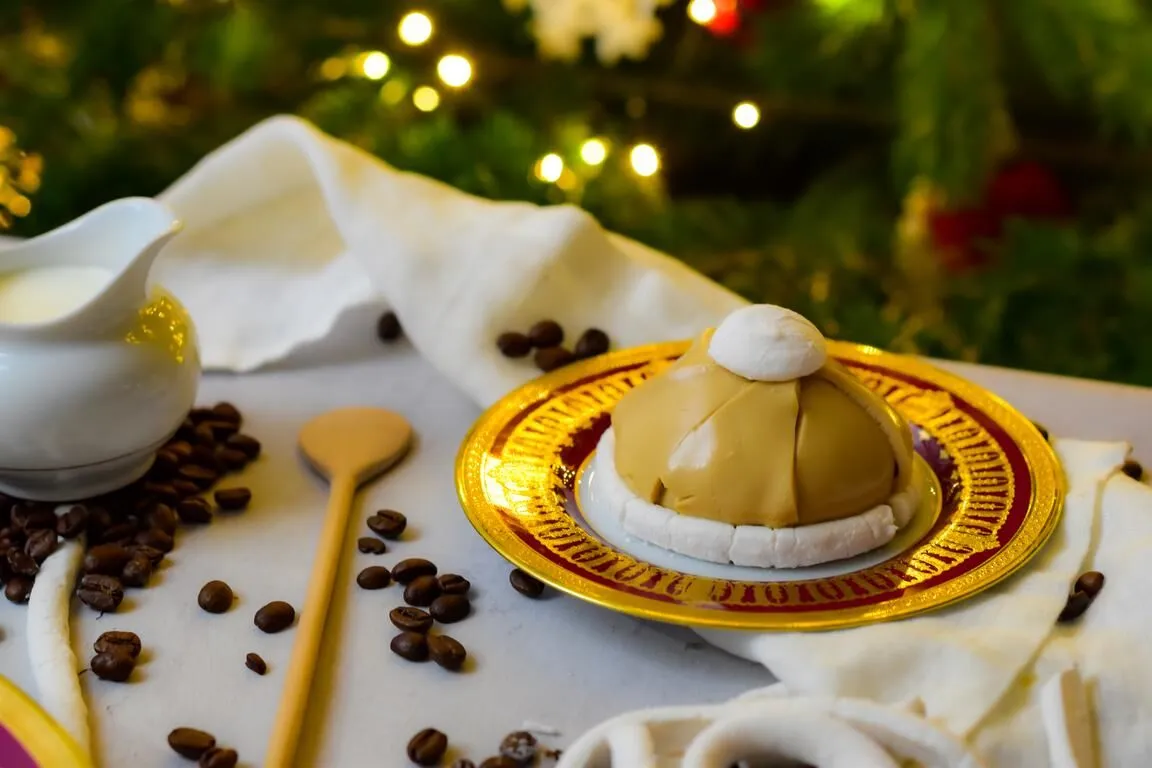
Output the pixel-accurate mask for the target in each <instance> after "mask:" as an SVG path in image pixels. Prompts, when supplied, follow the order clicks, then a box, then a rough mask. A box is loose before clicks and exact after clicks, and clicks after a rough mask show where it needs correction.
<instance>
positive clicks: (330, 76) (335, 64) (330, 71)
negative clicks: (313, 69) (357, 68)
mask: <svg viewBox="0 0 1152 768" xmlns="http://www.w3.org/2000/svg"><path fill="white" fill-rule="evenodd" d="M347 72H348V64H347V62H345V61H344V59H341V58H338V57H336V56H333V57H332V58H330V59H324V62H323V63H322V64H321V65H320V77H322V78H324V79H325V80H339V79H340V78H342V77H344V75H345V74H346V73H347Z"/></svg>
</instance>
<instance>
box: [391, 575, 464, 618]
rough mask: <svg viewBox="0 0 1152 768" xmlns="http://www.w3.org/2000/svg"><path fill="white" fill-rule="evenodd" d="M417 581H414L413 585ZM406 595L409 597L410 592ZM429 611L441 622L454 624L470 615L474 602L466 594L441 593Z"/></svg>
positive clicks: (405, 594)
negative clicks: (469, 600)
mask: <svg viewBox="0 0 1152 768" xmlns="http://www.w3.org/2000/svg"><path fill="white" fill-rule="evenodd" d="M415 583H416V582H412V584H413V585H415ZM404 596H405V598H407V596H408V593H407V592H405V593H404ZM428 612H429V613H431V614H432V618H434V619H436V621H438V622H440V623H441V624H454V623H456V622H457V621H460V620H462V619H465V618H467V617H468V614H470V613H471V612H472V604H471V603H470V602H468V598H467V597H465V596H464V595H441V596H440V597H438V598H436V599H435V600H433V601H432V607H431V608H429V609H428Z"/></svg>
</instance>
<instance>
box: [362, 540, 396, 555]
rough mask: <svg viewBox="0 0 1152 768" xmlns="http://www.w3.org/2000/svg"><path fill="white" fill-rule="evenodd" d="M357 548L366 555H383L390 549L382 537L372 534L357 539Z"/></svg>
mask: <svg viewBox="0 0 1152 768" xmlns="http://www.w3.org/2000/svg"><path fill="white" fill-rule="evenodd" d="M356 549H358V550H360V551H361V552H363V553H364V554H366V555H382V554H384V553H385V552H387V551H388V547H387V545H385V544H384V542H382V541H380V539H375V538H372V537H371V536H362V537H361V538H359V539H357V540H356Z"/></svg>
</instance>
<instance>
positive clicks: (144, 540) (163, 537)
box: [132, 528, 176, 554]
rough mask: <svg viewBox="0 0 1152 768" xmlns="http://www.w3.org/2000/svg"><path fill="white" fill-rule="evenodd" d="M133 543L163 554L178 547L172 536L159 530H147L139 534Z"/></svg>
mask: <svg viewBox="0 0 1152 768" xmlns="http://www.w3.org/2000/svg"><path fill="white" fill-rule="evenodd" d="M132 541H133V542H135V543H136V544H139V545H141V546H144V547H151V548H152V549H155V550H157V551H159V552H160V553H161V554H163V553H165V552H171V551H172V547H174V546H175V545H176V542H175V540H174V539H173V538H172V535H171V534H169V533H165V532H164V531H162V530H160V529H159V528H146V529H145V530H143V531H140V532H139V533H137V534H136V536H135V537H134V538H133V539H132Z"/></svg>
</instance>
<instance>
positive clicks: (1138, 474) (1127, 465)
mask: <svg viewBox="0 0 1152 768" xmlns="http://www.w3.org/2000/svg"><path fill="white" fill-rule="evenodd" d="M1120 471H1121V472H1123V473H1124V474H1126V475H1128V477H1130V478H1132V479H1133V480H1143V479H1144V467H1142V466H1140V462H1138V461H1133V460H1132V459H1127V460H1125V462H1124V466H1122V467H1120Z"/></svg>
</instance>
